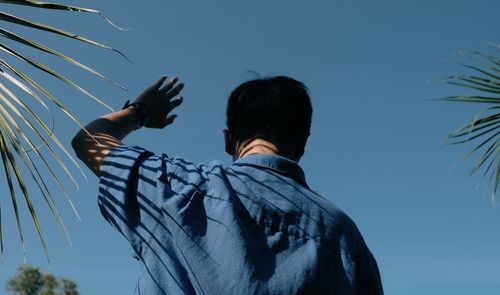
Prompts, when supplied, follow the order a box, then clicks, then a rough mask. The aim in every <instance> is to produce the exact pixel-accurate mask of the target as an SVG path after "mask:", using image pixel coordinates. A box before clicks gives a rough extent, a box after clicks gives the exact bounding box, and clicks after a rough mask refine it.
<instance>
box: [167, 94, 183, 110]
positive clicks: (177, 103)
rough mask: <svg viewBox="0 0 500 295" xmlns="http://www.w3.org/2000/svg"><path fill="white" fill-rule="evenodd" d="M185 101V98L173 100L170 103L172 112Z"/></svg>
mask: <svg viewBox="0 0 500 295" xmlns="http://www.w3.org/2000/svg"><path fill="white" fill-rule="evenodd" d="M183 101H184V97H182V96H181V97H179V98H177V99H174V100H171V101H170V103H169V107H170V110H173V109H175V108H176V107H178V106H179V105H180V104H181V103H182V102H183Z"/></svg>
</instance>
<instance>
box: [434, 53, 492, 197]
mask: <svg viewBox="0 0 500 295" xmlns="http://www.w3.org/2000/svg"><path fill="white" fill-rule="evenodd" d="M464 56H465V57H466V58H468V59H469V60H471V61H472V62H474V63H475V64H474V65H470V64H464V63H460V64H461V65H462V66H464V67H465V68H467V69H469V70H471V71H473V72H474V73H475V74H474V75H457V76H449V77H447V78H446V79H445V81H446V83H448V84H451V85H454V86H459V87H462V88H466V89H468V90H473V91H475V92H476V93H477V94H476V93H474V94H470V95H454V96H448V97H445V98H443V100H448V101H457V102H474V103H483V104H488V105H490V106H489V107H486V108H485V109H484V110H483V111H481V112H480V113H479V114H477V115H476V116H475V118H474V119H473V120H472V122H471V123H468V124H466V125H464V126H462V127H460V128H458V129H456V130H455V131H453V132H451V133H450V134H449V135H448V137H447V143H449V144H464V143H469V142H477V144H476V145H475V147H474V148H472V149H471V150H470V151H469V152H468V153H467V155H466V157H469V156H471V155H474V154H478V153H479V154H480V155H479V158H478V159H477V160H476V162H475V163H474V166H473V168H472V170H471V174H474V173H476V172H477V171H479V170H481V169H483V168H484V170H485V171H484V173H483V177H486V176H487V175H488V174H489V173H490V171H491V172H492V173H491V175H490V177H491V181H492V182H493V189H492V199H493V201H495V200H496V193H497V189H498V182H499V180H500V112H499V111H498V110H500V76H499V75H497V74H496V73H498V72H500V68H498V66H499V65H500V61H499V59H498V58H496V57H494V56H492V55H489V54H485V53H481V52H477V51H473V52H468V53H466V54H464ZM478 75H479V76H478ZM483 94H486V95H483ZM493 167H495V169H493V170H492V168H493Z"/></svg>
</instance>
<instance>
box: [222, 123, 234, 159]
mask: <svg viewBox="0 0 500 295" xmlns="http://www.w3.org/2000/svg"><path fill="white" fill-rule="evenodd" d="M224 145H225V149H226V153H228V154H229V155H231V156H234V153H235V150H236V143H235V142H234V140H233V137H232V136H231V133H230V132H229V130H227V129H224Z"/></svg>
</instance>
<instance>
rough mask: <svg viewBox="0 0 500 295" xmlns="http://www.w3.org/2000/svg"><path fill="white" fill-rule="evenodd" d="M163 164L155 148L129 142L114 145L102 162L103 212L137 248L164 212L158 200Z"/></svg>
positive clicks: (101, 204)
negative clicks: (159, 177) (160, 168)
mask: <svg viewBox="0 0 500 295" xmlns="http://www.w3.org/2000/svg"><path fill="white" fill-rule="evenodd" d="M159 166H160V167H161V165H160V164H159V157H157V156H155V155H154V154H153V153H152V152H149V151H147V150H145V149H143V148H140V147H127V146H118V147H115V148H113V149H112V150H111V151H110V152H109V153H108V155H107V156H106V157H105V158H104V161H103V163H102V165H101V177H100V180H99V196H98V205H99V208H100V211H101V214H102V215H103V217H104V218H105V219H106V220H107V221H108V222H109V223H110V224H111V225H112V226H113V227H115V228H116V229H117V230H118V231H119V232H120V233H121V234H122V235H123V236H124V237H125V238H126V239H127V240H128V241H129V242H130V244H131V245H132V247H133V248H134V249H135V250H136V251H139V250H140V249H138V247H140V245H141V244H142V242H145V241H147V240H148V239H149V238H150V236H151V231H152V229H153V228H154V227H155V226H156V224H157V223H158V222H159V219H160V216H161V210H160V208H159V206H158V205H157V204H155V201H154V197H155V196H156V191H157V178H158V177H157V175H158V170H159V169H158V168H159ZM151 197H153V198H151Z"/></svg>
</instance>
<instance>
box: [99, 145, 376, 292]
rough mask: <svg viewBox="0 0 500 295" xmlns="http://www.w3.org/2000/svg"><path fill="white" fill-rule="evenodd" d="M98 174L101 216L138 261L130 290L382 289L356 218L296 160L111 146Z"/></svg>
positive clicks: (374, 263)
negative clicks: (224, 160) (315, 185)
mask: <svg viewBox="0 0 500 295" xmlns="http://www.w3.org/2000/svg"><path fill="white" fill-rule="evenodd" d="M101 173H102V175H101V179H100V184H99V199H98V203H99V206H100V209H101V212H102V215H103V216H104V218H105V219H106V220H107V221H109V222H110V223H111V224H112V225H113V226H114V227H115V228H116V229H117V230H118V231H120V233H121V234H123V236H124V237H125V238H126V239H127V240H128V241H129V242H130V244H131V245H132V247H133V249H134V252H135V256H136V258H138V259H139V260H140V261H141V262H142V263H141V265H142V274H141V276H140V278H139V281H138V285H137V293H138V294H215V295H223V294H231V295H233V294H371V295H377V294H383V291H382V284H381V281H380V274H379V271H378V268H377V264H376V262H375V259H374V258H373V256H372V254H371V253H370V251H369V250H368V248H367V246H366V245H365V242H364V241H363V238H362V237H361V234H360V233H359V231H358V229H357V228H356V225H355V224H354V223H353V221H352V220H351V219H350V218H349V217H348V216H347V215H346V214H345V213H343V212H342V211H340V210H339V209H338V208H336V207H335V206H334V205H333V204H332V203H330V202H329V201H328V200H326V199H324V198H323V197H321V196H319V195H317V194H316V193H315V192H314V191H312V190H311V189H309V187H308V186H307V183H306V180H305V177H304V173H303V171H302V169H301V168H300V167H299V165H298V164H297V163H296V162H293V161H290V160H288V159H286V158H283V157H280V156H276V155H266V154H259V155H251V156H247V157H244V158H242V159H239V160H237V161H236V162H234V163H233V164H232V165H230V166H224V165H222V164H221V163H220V162H212V163H210V164H209V165H203V164H198V165H196V164H193V163H191V162H189V161H186V160H184V159H182V158H169V157H168V156H166V155H164V154H162V155H154V154H153V153H151V152H149V151H146V150H144V149H142V148H139V147H126V146H120V147H116V148H114V149H113V150H112V151H111V152H110V153H109V154H108V155H107V156H106V158H105V159H104V162H103V165H102V167H101Z"/></svg>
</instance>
